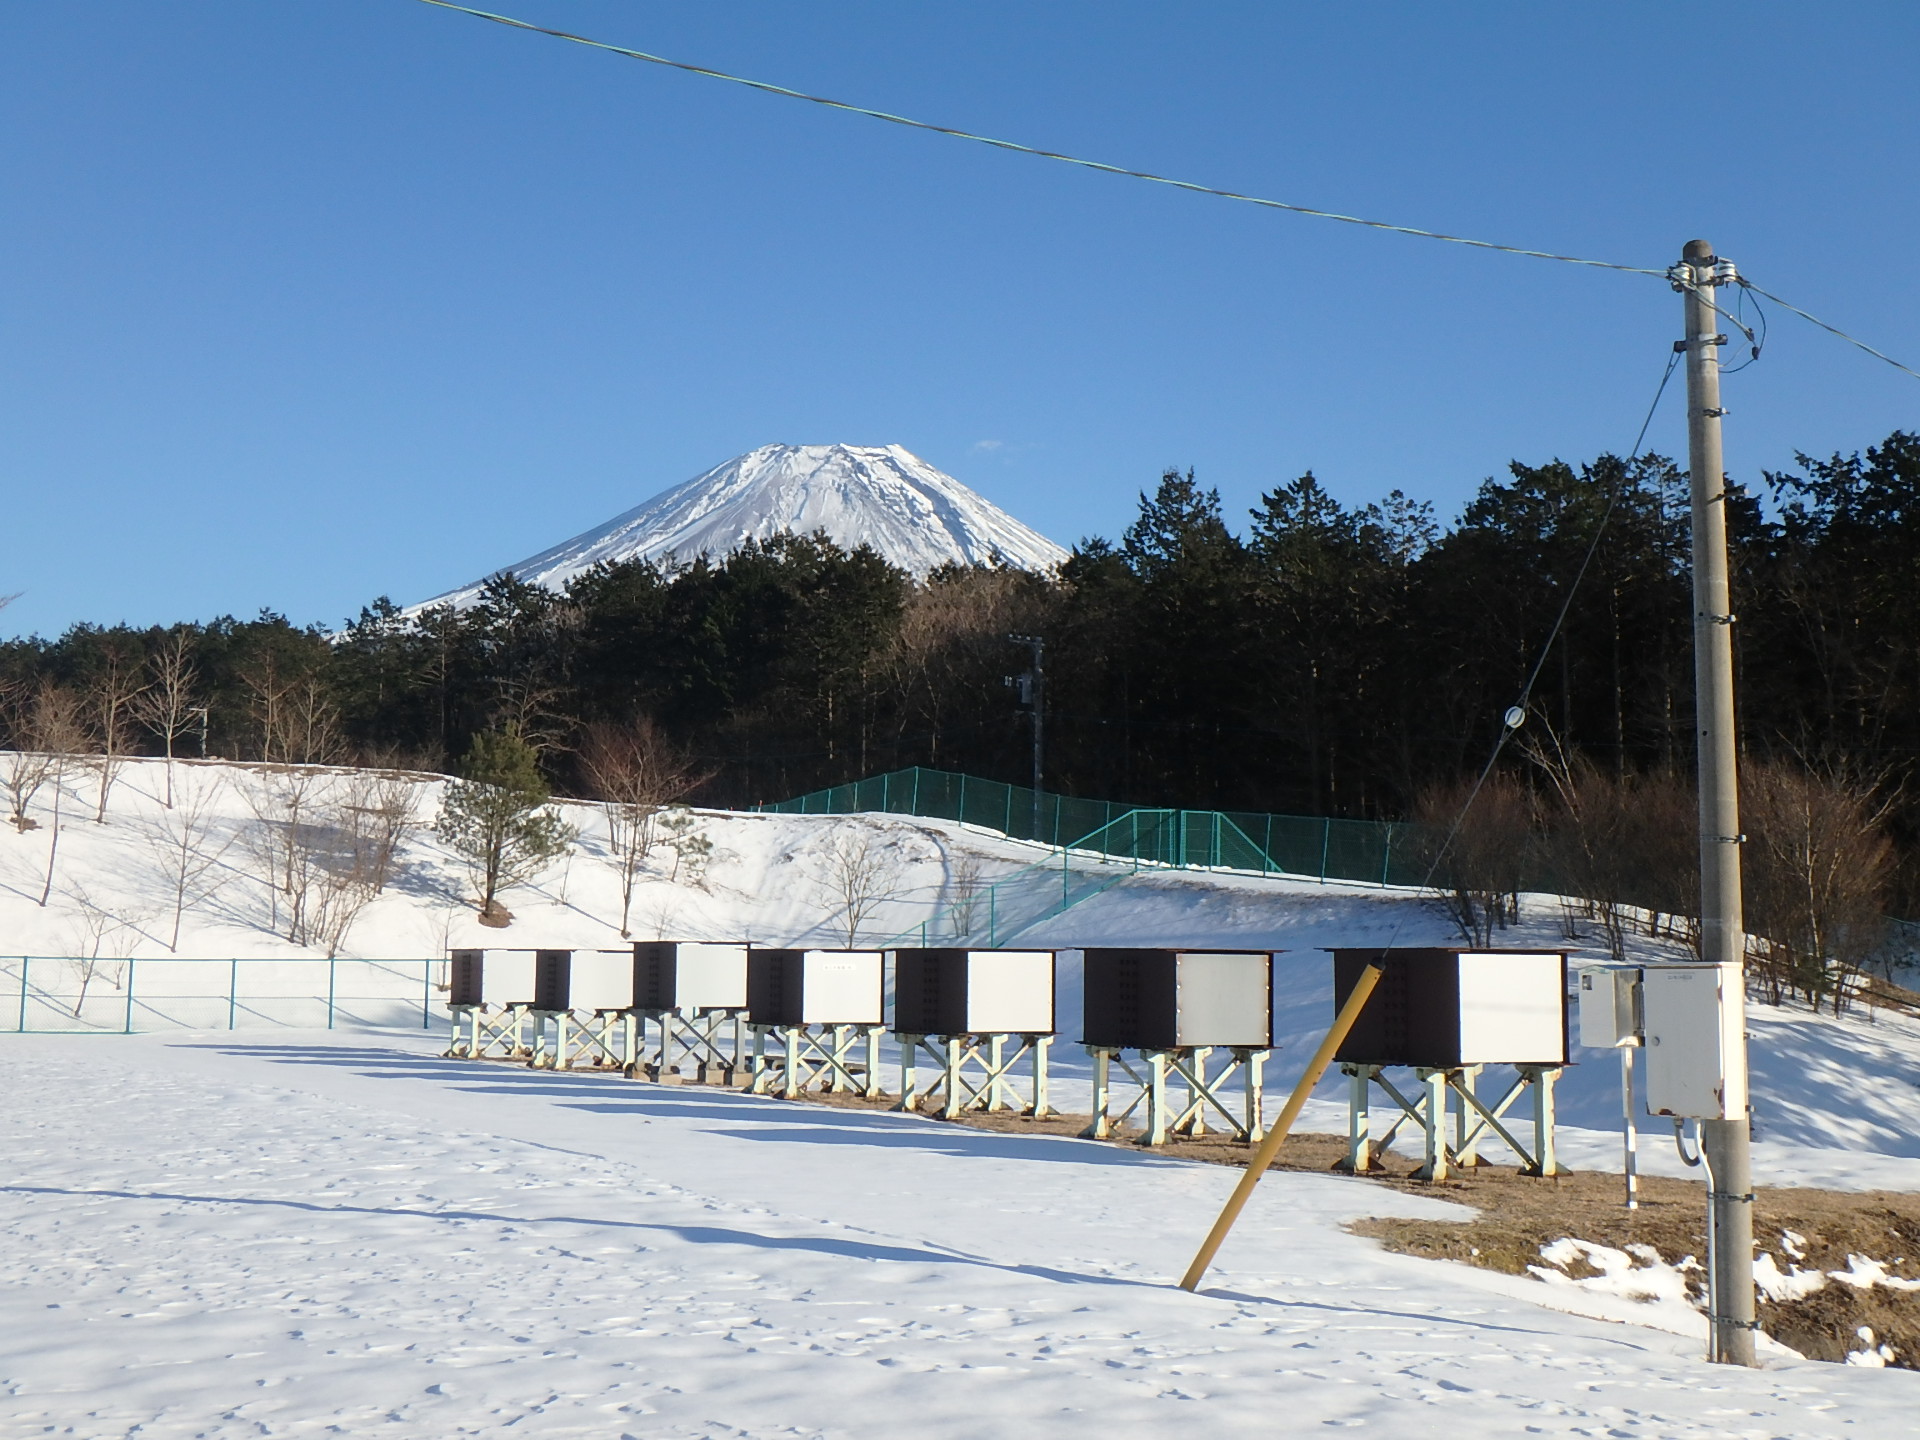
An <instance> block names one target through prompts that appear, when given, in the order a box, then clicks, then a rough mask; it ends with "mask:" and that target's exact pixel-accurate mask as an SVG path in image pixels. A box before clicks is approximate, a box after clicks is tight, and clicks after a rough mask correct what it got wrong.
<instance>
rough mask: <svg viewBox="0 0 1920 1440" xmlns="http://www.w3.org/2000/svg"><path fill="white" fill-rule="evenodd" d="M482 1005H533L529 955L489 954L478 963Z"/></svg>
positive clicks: (512, 952)
mask: <svg viewBox="0 0 1920 1440" xmlns="http://www.w3.org/2000/svg"><path fill="white" fill-rule="evenodd" d="M480 1003H481V1004H482V1005H531V1004H532V1003H533V951H531V950H489V951H487V954H486V958H485V959H484V960H482V961H481V962H480Z"/></svg>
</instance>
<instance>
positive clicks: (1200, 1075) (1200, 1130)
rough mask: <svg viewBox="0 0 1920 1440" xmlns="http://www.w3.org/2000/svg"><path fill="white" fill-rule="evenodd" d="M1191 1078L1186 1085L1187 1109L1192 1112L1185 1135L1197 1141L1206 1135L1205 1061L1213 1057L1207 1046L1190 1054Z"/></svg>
mask: <svg viewBox="0 0 1920 1440" xmlns="http://www.w3.org/2000/svg"><path fill="white" fill-rule="evenodd" d="M1192 1054H1193V1066H1192V1078H1191V1079H1190V1080H1189V1081H1188V1083H1187V1108H1188V1109H1189V1110H1191V1111H1192V1112H1193V1118H1192V1119H1191V1120H1189V1121H1188V1122H1187V1133H1188V1134H1189V1135H1191V1136H1193V1138H1194V1139H1196V1140H1198V1139H1199V1138H1200V1137H1201V1136H1203V1135H1205V1134H1206V1133H1207V1099H1206V1097H1207V1090H1208V1085H1209V1081H1208V1077H1207V1061H1208V1059H1209V1058H1211V1056H1212V1055H1213V1050H1212V1049H1211V1047H1209V1046H1205V1045H1202V1046H1200V1047H1199V1048H1198V1049H1196V1050H1194V1051H1193V1052H1192Z"/></svg>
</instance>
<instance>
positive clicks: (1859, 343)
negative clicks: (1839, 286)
mask: <svg viewBox="0 0 1920 1440" xmlns="http://www.w3.org/2000/svg"><path fill="white" fill-rule="evenodd" d="M1740 283H1741V284H1742V285H1743V286H1745V287H1746V288H1747V289H1749V290H1751V291H1753V293H1754V294H1756V295H1764V296H1766V297H1767V299H1769V300H1771V301H1773V303H1774V304H1776V305H1778V306H1779V307H1780V308H1781V309H1782V310H1791V311H1792V312H1793V313H1794V314H1796V315H1798V316H1799V317H1800V318H1801V319H1802V320H1808V321H1811V322H1812V323H1813V324H1815V325H1818V326H1819V327H1820V328H1821V329H1822V330H1824V331H1826V332H1827V333H1828V334H1829V335H1838V336H1839V337H1840V338H1841V339H1842V340H1844V341H1846V342H1847V343H1848V344H1849V345H1852V346H1855V347H1857V348H1859V349H1861V350H1864V351H1866V352H1867V354H1869V355H1871V356H1873V357H1874V359H1876V360H1884V361H1886V362H1887V364H1889V365H1891V366H1893V368H1894V369H1896V370H1904V371H1906V372H1907V374H1909V375H1911V376H1913V378H1914V379H1916V380H1920V370H1915V369H1914V368H1913V367H1912V366H1909V365H1902V364H1901V363H1900V362H1899V361H1898V360H1896V359H1894V358H1893V357H1892V356H1891V355H1888V354H1886V353H1884V352H1883V351H1879V350H1876V349H1874V348H1873V346H1871V345H1869V344H1867V342H1866V341H1864V340H1856V339H1854V338H1853V336H1851V335H1849V334H1847V332H1846V331H1844V330H1842V329H1840V328H1839V327H1838V326H1836V325H1829V324H1828V323H1827V322H1826V321H1824V320H1822V319H1821V318H1820V317H1819V316H1818V315H1809V314H1808V313H1807V312H1806V311H1804V310H1802V309H1801V308H1800V307H1799V306H1798V305H1790V304H1788V303H1787V302H1786V301H1785V300H1782V299H1781V298H1780V297H1779V296H1778V295H1776V294H1774V293H1773V292H1772V291H1771V290H1762V289H1761V288H1760V287H1759V286H1758V285H1756V284H1754V283H1753V282H1752V281H1751V280H1749V279H1747V278H1746V277H1745V276H1742V277H1741V278H1740Z"/></svg>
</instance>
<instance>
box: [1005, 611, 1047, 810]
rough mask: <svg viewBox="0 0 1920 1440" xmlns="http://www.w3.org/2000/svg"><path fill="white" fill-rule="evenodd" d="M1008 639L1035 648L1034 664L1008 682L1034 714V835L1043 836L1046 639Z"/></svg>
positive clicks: (1033, 636) (1011, 677)
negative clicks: (1042, 778)
mask: <svg viewBox="0 0 1920 1440" xmlns="http://www.w3.org/2000/svg"><path fill="white" fill-rule="evenodd" d="M1007 639H1008V640H1010V641H1012V642H1013V643H1014V644H1015V645H1024V646H1026V647H1027V649H1029V650H1031V651H1032V652H1033V668H1032V669H1031V670H1029V671H1027V673H1026V674H1024V675H1009V676H1008V677H1007V684H1009V685H1011V686H1013V687H1014V688H1015V689H1016V690H1018V691H1019V692H1020V703H1021V704H1022V705H1025V706H1026V707H1027V709H1028V710H1029V711H1030V712H1031V714H1032V716H1033V838H1034V839H1036V840H1038V839H1039V838H1040V780H1041V777H1042V776H1043V774H1044V773H1045V771H1044V768H1043V761H1044V759H1045V748H1044V740H1045V736H1046V719H1045V715H1044V713H1043V712H1044V708H1045V707H1044V702H1045V700H1046V685H1047V668H1046V659H1047V642H1046V640H1045V639H1044V638H1043V637H1042V636H1039V635H1009V636H1007Z"/></svg>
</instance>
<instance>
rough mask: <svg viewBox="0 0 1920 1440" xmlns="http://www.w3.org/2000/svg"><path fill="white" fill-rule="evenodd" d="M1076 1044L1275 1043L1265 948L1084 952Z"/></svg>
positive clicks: (1151, 1046) (1127, 1047)
mask: <svg viewBox="0 0 1920 1440" xmlns="http://www.w3.org/2000/svg"><path fill="white" fill-rule="evenodd" d="M1084 974H1085V990H1084V992H1083V994H1082V1000H1081V1028H1082V1030H1083V1032H1084V1033H1083V1034H1082V1036H1081V1039H1082V1041H1083V1042H1084V1043H1086V1044H1088V1045H1094V1046H1099V1047H1101V1048H1110V1049H1115V1050H1178V1049H1186V1048H1189V1047H1193V1046H1201V1045H1219V1046H1245V1047H1247V1048H1249V1049H1265V1048H1266V1047H1267V1046H1269V1045H1271V1044H1272V1043H1273V954H1272V952H1271V951H1267V950H1134V949H1127V950H1119V949H1114V950H1108V949H1095V950H1088V951H1087V952H1086V965H1085V971H1084Z"/></svg>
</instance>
